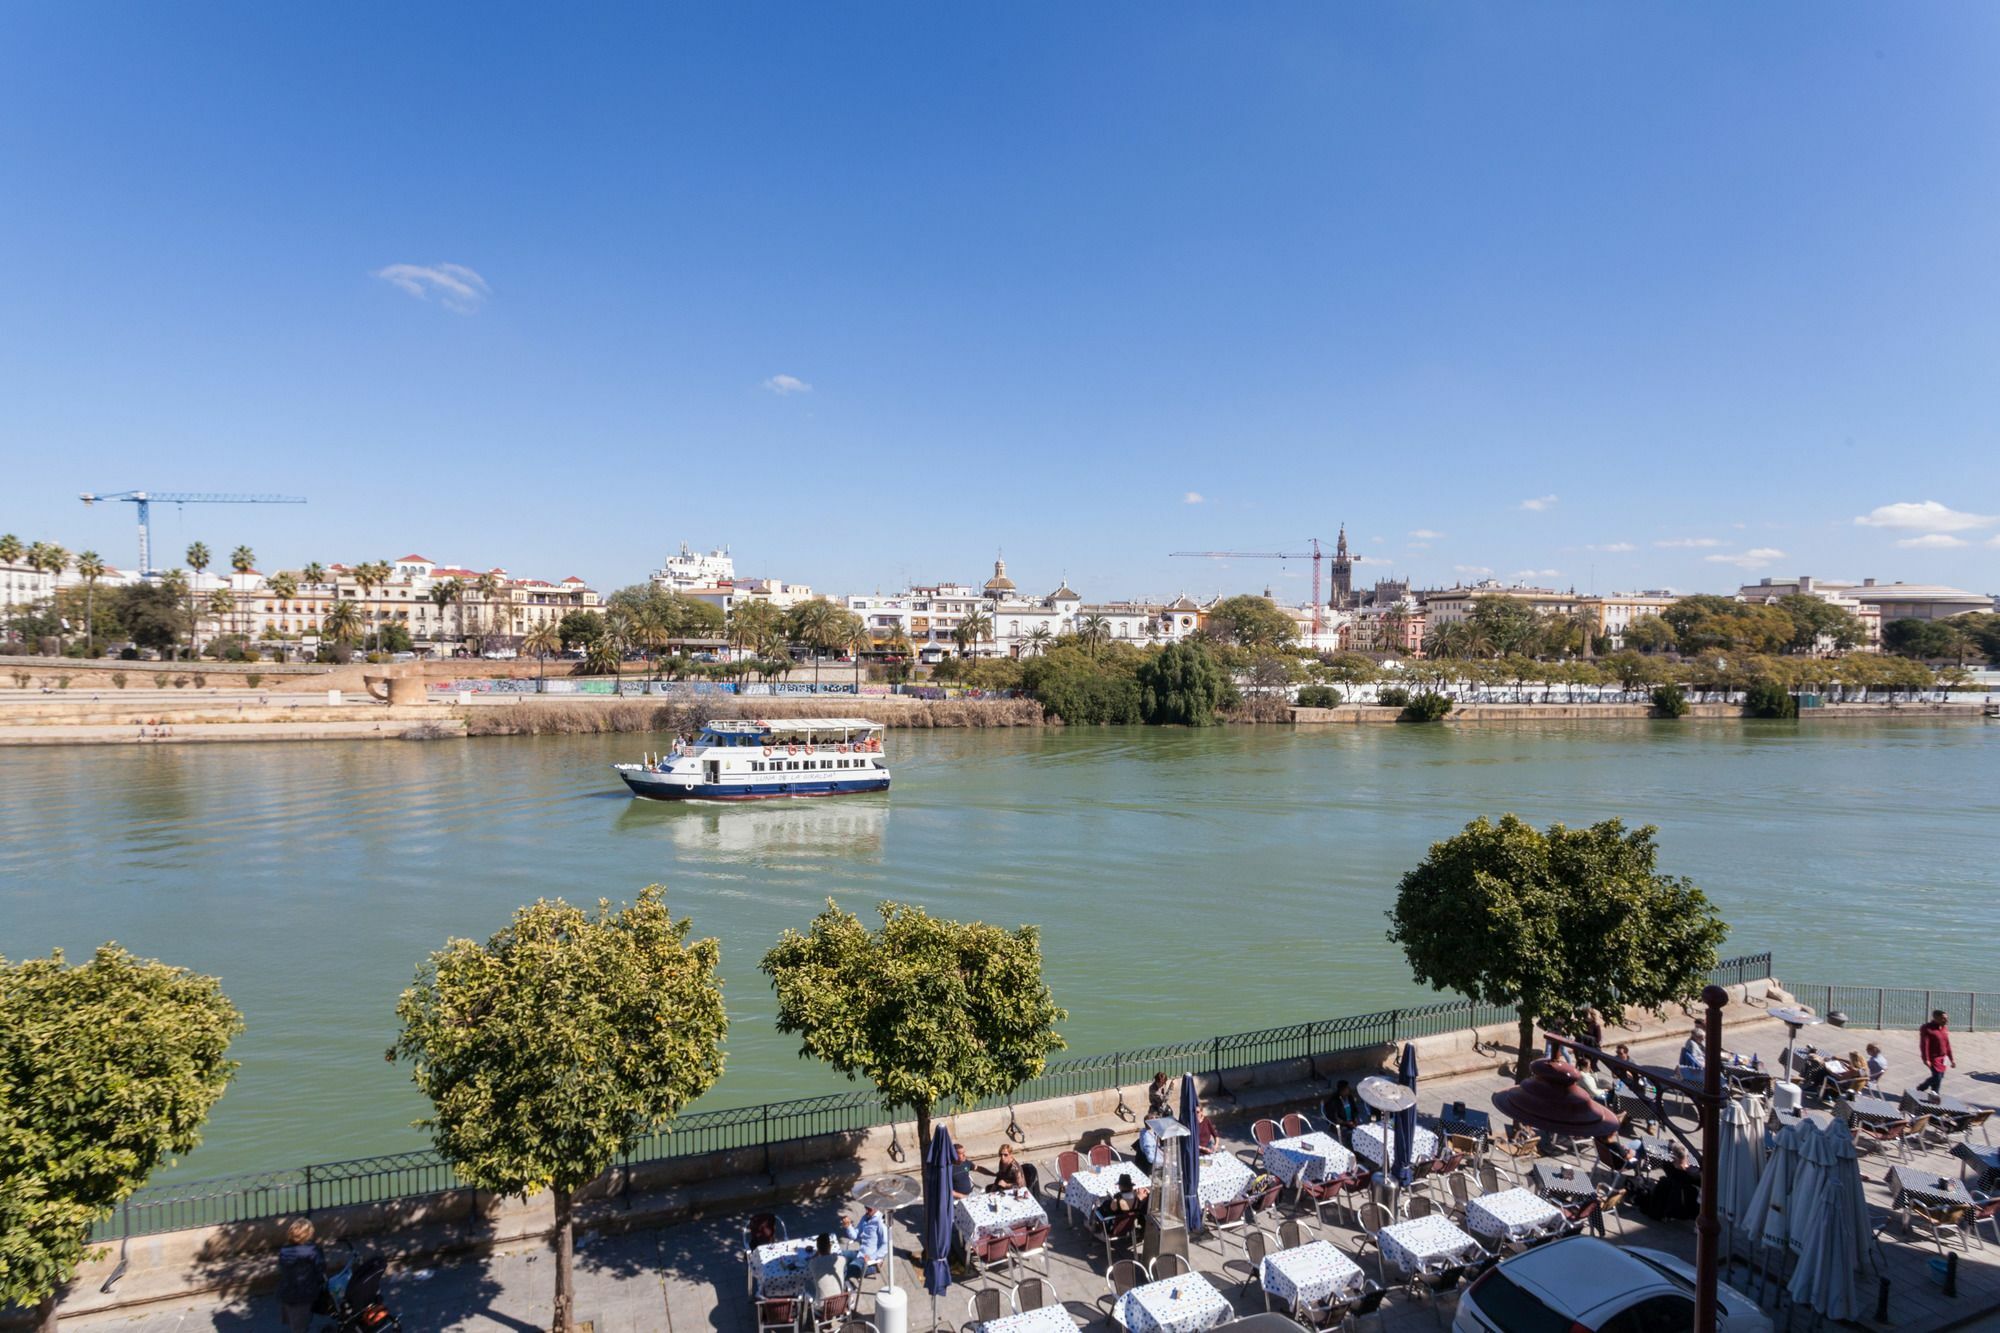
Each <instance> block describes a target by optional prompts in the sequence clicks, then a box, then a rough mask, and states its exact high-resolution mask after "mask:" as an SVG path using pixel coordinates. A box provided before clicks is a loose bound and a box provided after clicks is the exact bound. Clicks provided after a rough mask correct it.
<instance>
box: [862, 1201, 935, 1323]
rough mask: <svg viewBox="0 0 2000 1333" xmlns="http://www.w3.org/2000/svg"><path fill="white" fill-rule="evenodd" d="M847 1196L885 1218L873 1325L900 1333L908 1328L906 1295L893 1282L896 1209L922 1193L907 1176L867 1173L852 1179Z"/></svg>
mask: <svg viewBox="0 0 2000 1333" xmlns="http://www.w3.org/2000/svg"><path fill="white" fill-rule="evenodd" d="M849 1197H850V1198H852V1199H853V1200H854V1201H855V1202H856V1203H861V1204H866V1205H868V1206H869V1207H871V1208H873V1209H875V1210H876V1211H877V1212H879V1213H881V1214H882V1216H883V1218H884V1219H886V1221H887V1226H888V1231H889V1257H888V1259H887V1260H886V1261H885V1265H884V1267H883V1270H882V1289H881V1290H880V1291H878V1292H876V1293H875V1326H876V1327H877V1328H878V1329H880V1330H881V1333H904V1330H905V1329H907V1328H908V1327H909V1310H910V1298H909V1295H908V1293H906V1292H905V1291H904V1290H903V1289H902V1288H901V1287H898V1286H897V1285H896V1210H897V1209H899V1208H908V1207H909V1206H910V1205H911V1204H913V1203H919V1202H922V1200H923V1197H924V1192H923V1190H922V1189H921V1188H920V1187H919V1186H918V1185H917V1182H916V1181H914V1180H912V1179H911V1178H910V1177H908V1176H871V1177H869V1178H867V1179H865V1180H860V1181H857V1182H855V1185H854V1188H853V1190H852V1191H851V1192H850V1194H849Z"/></svg>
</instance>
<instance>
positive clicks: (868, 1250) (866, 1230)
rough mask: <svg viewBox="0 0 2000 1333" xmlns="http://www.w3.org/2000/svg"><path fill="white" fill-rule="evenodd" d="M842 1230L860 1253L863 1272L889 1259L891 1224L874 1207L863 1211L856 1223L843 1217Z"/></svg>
mask: <svg viewBox="0 0 2000 1333" xmlns="http://www.w3.org/2000/svg"><path fill="white" fill-rule="evenodd" d="M840 1230H841V1234H842V1235H844V1236H846V1237H847V1238H848V1239H849V1240H851V1241H853V1242H854V1248H855V1249H857V1250H858V1251H860V1254H861V1267H862V1271H863V1272H866V1271H868V1270H869V1269H872V1268H875V1267H877V1266H878V1265H880V1264H881V1262H882V1261H883V1260H884V1259H887V1258H888V1257H889V1224H888V1223H887V1222H885V1221H883V1220H882V1212H881V1210H880V1209H878V1208H876V1207H875V1206H874V1205H872V1204H871V1205H869V1206H868V1207H867V1208H865V1209H863V1210H862V1213H861V1216H860V1217H859V1218H857V1219H855V1220H854V1221H851V1222H850V1221H848V1220H847V1218H846V1217H842V1218H841V1219H840Z"/></svg>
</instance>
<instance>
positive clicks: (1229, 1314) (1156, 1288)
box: [1118, 1273, 1236, 1333]
mask: <svg viewBox="0 0 2000 1333" xmlns="http://www.w3.org/2000/svg"><path fill="white" fill-rule="evenodd" d="M1176 1293H1178V1295H1177V1294H1176ZM1235 1314H1236V1312H1235V1311H1234V1310H1232V1309H1230V1308H1229V1302H1228V1301H1226V1300H1224V1299H1222V1293H1221V1292H1219V1291H1217V1290H1216V1289H1215V1288H1214V1287H1212V1286H1210V1285H1209V1281H1208V1279H1207V1278H1205V1277H1203V1276H1202V1275H1201V1274H1199V1273H1182V1274H1181V1275H1180V1276H1179V1277H1170V1278H1162V1279H1161V1280H1160V1281H1158V1282H1148V1283H1147V1284H1146V1285H1145V1286H1143V1287H1134V1288H1132V1290H1130V1291H1128V1292H1126V1293H1125V1294H1124V1295H1123V1296H1120V1297H1119V1298H1118V1322H1119V1323H1121V1324H1123V1325H1125V1327H1126V1328H1128V1329H1130V1330H1131V1333H1204V1330H1206V1329H1211V1328H1214V1327H1215V1326H1216V1325H1217V1324H1221V1323H1225V1322H1227V1321H1228V1320H1230V1319H1232V1318H1234V1317H1235Z"/></svg>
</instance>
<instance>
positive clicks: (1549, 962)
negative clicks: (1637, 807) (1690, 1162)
mask: <svg viewBox="0 0 2000 1333" xmlns="http://www.w3.org/2000/svg"><path fill="white" fill-rule="evenodd" d="M1654 833H1655V830H1654V829H1653V828H1652V827H1651V826H1650V825H1648V826H1647V827H1644V828H1640V829H1636V830H1633V831H1630V832H1628V831H1627V830H1626V828H1625V826H1624V825H1623V824H1622V823H1620V822H1619V821H1618V820H1615V819H1608V820H1605V821H1604V822H1603V823H1600V824H1592V825H1591V826H1590V827H1588V828H1580V829H1572V828H1568V827H1566V826H1564V825H1562V824H1552V825H1550V826H1549V829H1548V831H1547V832H1543V831H1542V830H1540V829H1537V828H1535V827H1534V826H1533V825H1531V824H1526V823H1523V822H1522V821H1521V820H1519V819H1517V818H1515V817H1514V816H1513V815H1506V816H1503V817H1502V818H1501V820H1500V822H1499V823H1498V824H1494V823H1492V822H1490V821H1489V820H1487V819H1485V818H1484V817H1481V818H1479V819H1476V820H1474V821H1473V822H1472V823H1470V824H1467V825H1466V826H1465V829H1464V830H1463V831H1462V832H1460V833H1458V834H1456V835H1454V836H1452V837H1450V838H1447V839H1446V840H1444V841H1443V842H1439V843H1434V844H1432V846H1431V849H1430V853H1429V855H1427V856H1426V857H1425V858H1424V860H1423V863H1422V864H1420V865H1419V866H1417V867H1416V868H1415V869H1414V870H1411V871H1410V872H1409V873H1408V874H1406V875H1404V876H1403V879H1402V883H1401V885H1400V886H1399V887H1398V889H1397V893H1396V905H1395V907H1394V909H1392V910H1391V911H1390V913H1389V919H1390V922H1391V926H1390V930H1389V940H1390V942H1391V943H1393V944H1400V945H1401V946H1402V947H1403V955H1404V957H1405V958H1407V959H1408V960H1409V963H1410V967H1411V969H1412V970H1413V971H1414V972H1415V974H1416V977H1417V980H1419V981H1422V982H1425V983H1427V984H1428V985H1430V986H1432V987H1433V988H1435V989H1437V990H1452V991H1456V992H1458V993H1460V994H1463V995H1469V996H1471V997H1473V998H1474V999H1476V1000H1480V1001H1482V1002H1484V1003H1486V1004H1495V1005H1506V1006H1509V1007H1510V1008H1512V1009H1514V1010H1515V1012H1516V1013H1517V1014H1518V1015H1519V1018H1520V1060H1519V1066H1518V1070H1517V1075H1518V1077H1521V1078H1526V1077H1527V1075H1528V1064H1529V1061H1530V1060H1531V1059H1533V1057H1534V1054H1535V1025H1536V1023H1537V1022H1539V1021H1541V1020H1543V1019H1547V1018H1552V1017H1556V1016H1558V1015H1566V1014H1572V1013H1575V1012H1577V1011H1579V1010H1582V1009H1584V1008H1591V1007H1594V1008H1597V1009H1600V1010H1603V1011H1604V1012H1605V1013H1611V1014H1616V1013H1622V1012H1623V1011H1624V1008H1625V1006H1627V1005H1638V1006H1640V1007H1643V1008H1648V1009H1652V1010H1654V1011H1656V1012H1657V1011H1661V1010H1663V1009H1664V1007H1665V1006H1666V1005H1668V1004H1670V1003H1673V1002H1675V1001H1682V1000H1687V999H1690V998H1692V997H1693V996H1694V995H1695V994H1696V993H1697V992H1699V991H1700V989H1701V988H1702V986H1703V985H1705V984H1706V983H1707V980H1708V973H1709V970H1710V969H1711V968H1713V967H1714V966H1715V959H1716V948H1717V946H1718V945H1720V944H1721V943H1722V939H1723V937H1724V935H1726V934H1727V933H1728V928H1727V927H1726V926H1725V925H1724V924H1723V922H1722V919H1721V917H1719V916H1718V915H1717V914H1716V912H1715V909H1714V908H1713V907H1712V906H1710V904H1709V901H1708V899H1707V897H1706V896H1704V895H1703V893H1702V892H1701V890H1700V889H1697V888H1696V887H1694V885H1692V884H1690V883H1689V882H1688V881H1687V880H1685V879H1678V878H1674V877H1672V876H1667V875H1662V874H1660V873H1659V872H1658V870H1657V868H1656V862H1657V859H1658V848H1656V847H1655V846H1654V843H1653V835H1654Z"/></svg>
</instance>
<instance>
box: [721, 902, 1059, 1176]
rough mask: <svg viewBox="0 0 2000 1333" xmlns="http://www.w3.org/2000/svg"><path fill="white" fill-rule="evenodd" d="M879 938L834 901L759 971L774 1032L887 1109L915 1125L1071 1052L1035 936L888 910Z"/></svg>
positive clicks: (906, 908)
mask: <svg viewBox="0 0 2000 1333" xmlns="http://www.w3.org/2000/svg"><path fill="white" fill-rule="evenodd" d="M879 911H880V913H881V916H882V925H881V927H880V929H878V930H874V931H871V930H869V929H868V928H867V927H866V926H865V925H863V924H862V923H861V920H860V918H858V917H856V916H854V915H853V914H852V913H849V912H843V911H841V910H840V908H839V907H837V906H836V905H835V904H834V902H833V900H832V899H828V900H827V904H826V909H825V910H824V911H822V912H821V913H820V914H819V915H818V916H816V917H814V918H813V922H812V927H811V929H809V930H808V931H807V932H806V933H805V934H800V933H799V932H797V931H795V930H787V931H786V932H785V933H784V935H783V936H782V937H781V938H780V939H779V940H778V942H777V943H776V944H775V945H773V946H772V947H771V950H770V952H769V953H766V954H765V955H764V959H763V962H762V963H760V964H759V967H760V968H761V969H762V970H763V972H764V974H765V975H766V976H768V977H770V978H771V986H772V989H773V990H775V991H776V992H777V997H778V1031H780V1032H783V1033H787V1034H789V1035H792V1036H796V1037H798V1038H799V1039H800V1046H799V1054H800V1055H802V1056H809V1057H811V1058H813V1059H816V1060H823V1061H825V1062H826V1063H827V1064H829V1065H832V1066H833V1067H834V1068H835V1069H837V1070H839V1071H840V1072H841V1073H843V1074H845V1075H847V1076H848V1078H850V1079H853V1078H865V1079H867V1080H868V1081H869V1082H871V1083H873V1084H874V1085H875V1087H876V1088H877V1090H878V1091H880V1093H881V1094H882V1102H883V1105H884V1106H887V1107H889V1108H890V1109H892V1110H907V1111H910V1112H912V1113H914V1114H915V1116H916V1118H917V1142H918V1143H929V1142H930V1138H931V1112H932V1111H933V1110H934V1109H936V1108H938V1107H941V1106H952V1105H958V1106H969V1105H971V1104H972V1103H974V1102H977V1101H978V1100H979V1099H980V1098H982V1097H995V1096H998V1095H1000V1094H1001V1093H1004V1092H1011V1091H1012V1090H1013V1089H1015V1088H1016V1087H1018V1086H1020V1085H1021V1084H1022V1083H1025V1082H1027V1081H1028V1080H1029V1079H1031V1078H1034V1077H1035V1076H1036V1075H1038V1074H1040V1073H1041V1072H1042V1067H1043V1065H1044V1064H1045V1063H1046V1062H1047V1060H1048V1057H1049V1055H1050V1054H1051V1053H1052V1052H1055V1051H1059V1050H1061V1049H1062V1048H1063V1040H1062V1038H1061V1037H1060V1036H1059V1035H1057V1033H1056V1024H1058V1023H1061V1022H1062V1021H1064V1020H1065V1019H1067V1018H1068V1017H1069V1015H1068V1014H1067V1013H1065V1012H1064V1011H1063V1010H1061V1009H1059V1008H1057V1007H1056V1004H1055V1000H1054V998H1053V997H1052V996H1051V995H1050V994H1049V988H1048V986H1047V985H1046V984H1044V982H1043V981H1042V944H1041V935H1040V932H1039V931H1037V930H1036V929H1035V927H1033V926H1020V927H1017V928H1015V929H1014V930H1006V929H1003V928H1002V927H999V926H991V925H987V924H986V923H985V922H982V921H974V922H969V923H968V922H959V921H947V920H944V919H942V918H940V917H934V916H932V915H930V914H929V913H928V912H926V911H924V909H923V908H921V907H916V906H911V905H908V904H903V903H893V902H885V903H882V904H881V905H880V907H879Z"/></svg>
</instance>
